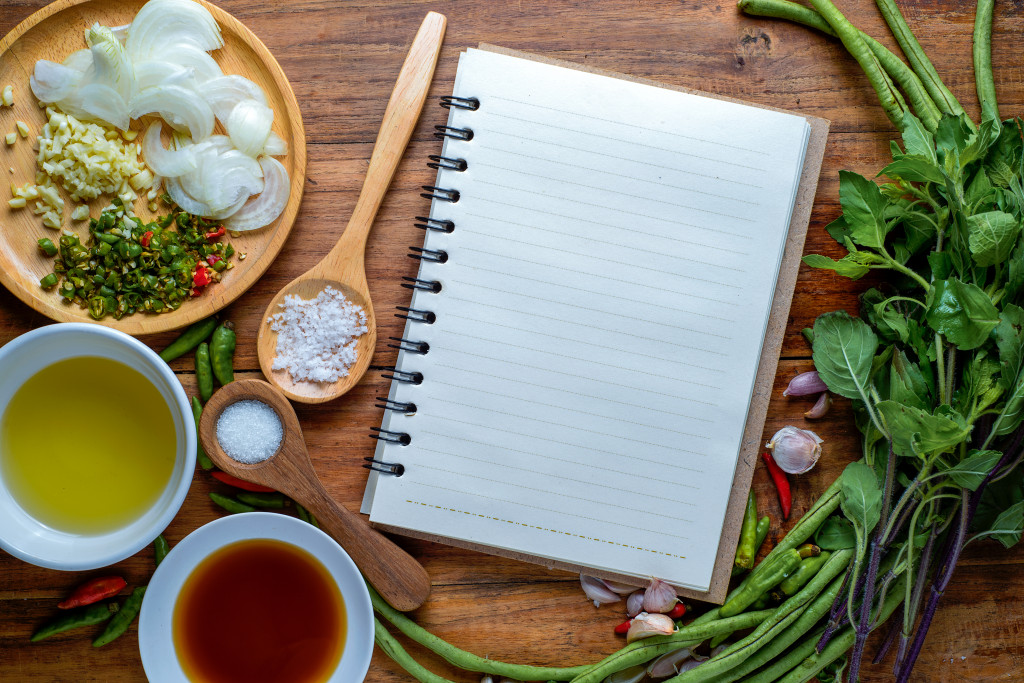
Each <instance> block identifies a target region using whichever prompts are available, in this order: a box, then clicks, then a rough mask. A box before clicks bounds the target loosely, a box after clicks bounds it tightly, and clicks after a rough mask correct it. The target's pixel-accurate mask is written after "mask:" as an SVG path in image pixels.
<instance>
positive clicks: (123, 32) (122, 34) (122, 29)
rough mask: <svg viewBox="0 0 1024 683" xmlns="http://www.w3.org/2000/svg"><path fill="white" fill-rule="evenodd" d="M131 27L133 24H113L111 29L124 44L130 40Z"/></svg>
mask: <svg viewBox="0 0 1024 683" xmlns="http://www.w3.org/2000/svg"><path fill="white" fill-rule="evenodd" d="M130 27H131V24H124V25H122V26H111V27H110V30H111V31H112V32H113V33H114V37H115V38H117V39H118V40H119V41H121V44H122V45H124V44H125V41H127V40H128V29H129V28H130Z"/></svg>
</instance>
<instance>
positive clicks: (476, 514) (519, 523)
mask: <svg viewBox="0 0 1024 683" xmlns="http://www.w3.org/2000/svg"><path fill="white" fill-rule="evenodd" d="M420 486H427V487H429V488H435V489H440V490H442V491H446V490H447V489H445V488H444V487H443V486H434V485H432V484H420ZM460 493H462V494H463V495H469V496H476V497H478V498H485V497H486V496H481V495H479V494H477V493H472V492H470V491H460ZM405 502H406V503H409V504H410V505H422V506H423V507H428V508H435V509H437V510H444V511H445V512H454V513H456V514H463V515H472V516H474V517H480V518H482V519H490V520H493V521H495V522H506V523H508V524H513V525H517V526H523V527H527V528H530V529H539V530H541V531H550V532H551V533H555V534H562V535H563V536H574V537H576V538H582V539H583V540H584V541H598V542H600V543H610V544H612V545H617V546H621V547H623V548H628V549H630V550H644V551H646V552H649V553H654V554H655V555H667V556H668V557H678V558H679V559H681V560H685V559H686V556H684V555H675V554H673V553H666V552H664V551H661V550H651V549H650V548H641V547H640V546H636V545H626V544H625V543H619V542H617V541H608V540H605V539H603V538H594V537H593V536H583V535H580V534H576V533H572V532H570V531H562V530H559V529H549V528H547V527H542V526H537V525H536V524H527V523H525V522H522V521H513V520H510V519H501V518H500V517H494V516H492V515H485V514H482V513H479V512H469V511H467V510H457V509H455V508H450V507H444V506H441V505H435V504H433V503H424V502H422V501H418V500H408V499H407V500H406V501H405ZM501 502H505V503H513V504H515V505H519V506H521V507H527V508H533V509H535V510H541V511H543V512H556V513H558V514H561V515H566V514H568V515H569V516H571V517H579V518H580V519H589V520H590V521H592V522H601V523H604V524H613V525H615V526H621V527H624V528H626V529H636V530H638V531H647V532H649V533H654V534H657V535H659V536H669V537H671V538H680V539H682V540H684V541H688V540H690V539H689V538H687V537H685V536H673V535H672V534H666V533H664V532H662V531H653V530H651V529H645V528H643V527H635V526H629V525H627V524H622V523H618V522H602V520H600V519H593V518H590V517H583V516H581V515H573V514H570V513H565V512H558V511H557V510H548V509H547V508H542V507H538V506H536V505H527V504H526V503H519V502H517V501H514V500H506V501H501ZM490 545H498V544H495V543H491V544H490ZM498 547H500V546H498Z"/></svg>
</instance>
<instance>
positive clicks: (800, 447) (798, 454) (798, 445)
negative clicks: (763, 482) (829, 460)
mask: <svg viewBox="0 0 1024 683" xmlns="http://www.w3.org/2000/svg"><path fill="white" fill-rule="evenodd" d="M822 443H823V441H822V439H821V437H819V436H818V435H817V434H815V433H814V432H812V431H810V430H808V429H799V428H798V427H783V428H782V429H780V430H779V431H777V432H775V436H773V437H772V440H771V441H769V442H768V443H767V444H766V445H765V446H766V448H767V449H768V450H770V451H771V452H772V457H773V458H775V462H776V463H778V465H779V467H780V468H782V471H783V472H788V473H790V474H803V473H804V472H808V471H810V469H811V468H812V467H814V465H815V463H817V462H818V458H820V457H821V444H822Z"/></svg>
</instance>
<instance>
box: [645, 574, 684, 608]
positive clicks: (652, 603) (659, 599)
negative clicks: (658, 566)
mask: <svg viewBox="0 0 1024 683" xmlns="http://www.w3.org/2000/svg"><path fill="white" fill-rule="evenodd" d="M677 602H679V598H678V597H676V589H675V588H673V587H672V586H670V585H668V584H667V583H665V582H664V581H662V580H661V579H651V584H650V585H649V586H647V590H645V591H644V611H645V612H659V613H662V614H664V613H666V612H671V611H672V608H673V607H675V606H676V603H677Z"/></svg>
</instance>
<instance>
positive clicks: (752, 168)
mask: <svg viewBox="0 0 1024 683" xmlns="http://www.w3.org/2000/svg"><path fill="white" fill-rule="evenodd" d="M487 115H488V116H494V117H496V118H501V119H509V120H510V121H519V122H520V123H528V124H530V125H531V126H543V127H545V128H552V129H554V130H564V131H567V132H569V133H574V134H576V135H589V136H591V137H595V138H602V139H604V140H612V141H614V142H621V143H622V144H624V145H629V146H631V147H644V148H646V149H656V150H658V151H659V152H665V151H668V152H671V153H673V154H677V155H679V156H685V157H690V158H692V159H700V160H702V161H710V162H712V163H715V164H722V165H723V166H735V167H736V168H742V169H745V170H748V171H756V172H758V173H764V172H765V171H766V169H763V168H759V167H757V166H750V165H749V164H740V163H737V162H735V161H726V160H725V159H716V158H715V157H706V156H701V155H700V154H692V153H690V152H681V151H679V150H675V149H672V150H666V149H665V148H664V147H658V146H657V145H647V144H644V143H642V142H637V141H636V140H623V139H622V138H620V137H615V136H614V135H601V134H600V133H591V132H589V131H585V130H580V129H578V128H567V127H566V126H556V125H555V124H553V123H548V122H547V121H534V120H532V119H524V118H522V117H521V116H512V115H511V114H499V113H497V112H494V111H490V112H487ZM619 125H631V124H621V123H620V124H619Z"/></svg>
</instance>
